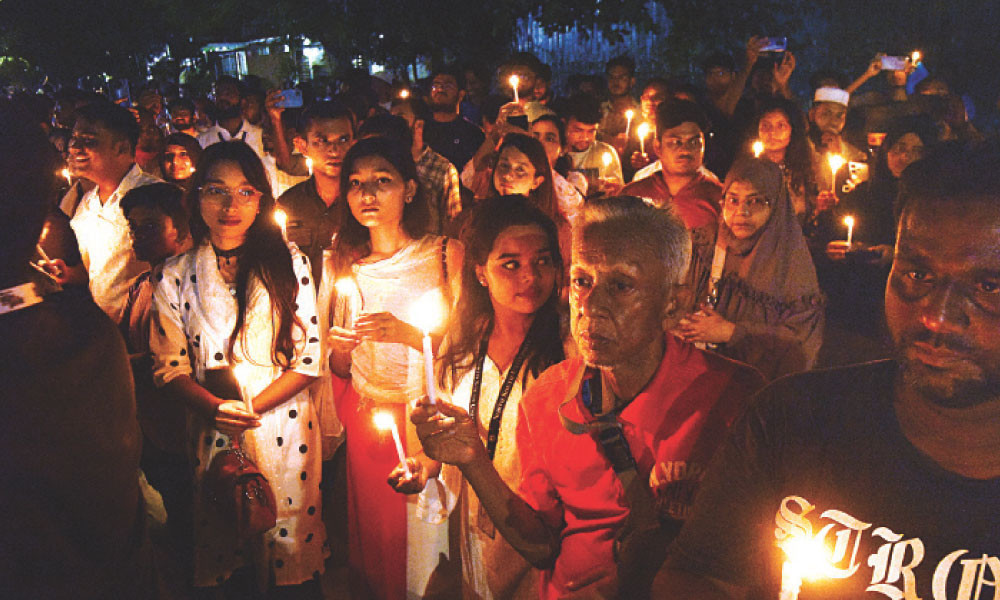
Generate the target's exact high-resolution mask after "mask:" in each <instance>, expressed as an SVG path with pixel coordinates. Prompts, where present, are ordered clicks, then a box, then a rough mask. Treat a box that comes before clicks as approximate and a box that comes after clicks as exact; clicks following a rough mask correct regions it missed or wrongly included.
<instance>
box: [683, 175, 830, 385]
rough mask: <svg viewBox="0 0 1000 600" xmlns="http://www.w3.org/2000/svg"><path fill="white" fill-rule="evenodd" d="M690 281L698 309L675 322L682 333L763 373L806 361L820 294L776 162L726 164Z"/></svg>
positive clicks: (811, 358) (818, 334)
mask: <svg viewBox="0 0 1000 600" xmlns="http://www.w3.org/2000/svg"><path fill="white" fill-rule="evenodd" d="M689 283H690V286H691V289H692V290H693V291H694V296H693V298H694V300H695V302H694V304H695V309H696V310H697V312H694V313H692V314H690V315H688V316H687V317H685V318H684V319H681V321H680V323H679V324H678V326H677V329H676V331H675V333H677V334H678V335H679V336H680V337H681V338H682V339H684V340H686V341H689V342H695V343H703V344H706V345H714V346H715V349H716V350H717V351H719V352H720V353H722V354H724V355H726V356H729V357H731V358H734V359H736V360H740V361H743V362H746V363H749V364H750V365H753V366H754V367H756V368H757V369H759V370H760V371H761V373H763V374H764V376H765V377H767V378H768V379H774V378H776V377H779V376H781V375H785V374H788V373H794V372H796V371H803V370H806V369H809V368H810V367H812V365H813V363H814V362H815V360H816V354H817V352H818V351H819V347H820V343H821V340H822V331H823V296H822V294H821V293H820V291H819V284H818V283H817V282H816V271H815V269H814V267H813V264H812V260H811V258H810V255H809V250H808V248H807V247H806V241H805V238H804V237H803V235H802V229H801V228H800V227H799V224H798V221H797V220H796V217H795V211H794V209H793V208H792V203H791V202H790V201H789V198H788V192H787V188H786V186H785V184H784V179H783V177H782V172H781V169H780V168H779V167H778V165H776V164H774V163H772V162H770V161H768V160H763V159H757V158H744V159H742V160H740V161H738V162H737V163H736V164H735V165H734V166H733V168H732V169H731V170H730V171H729V175H728V176H727V177H726V182H725V187H724V196H723V201H722V220H721V221H720V222H719V231H718V235H717V236H716V243H715V244H714V245H709V246H704V247H701V248H697V247H696V248H695V252H694V255H693V256H692V259H691V270H690V273H689Z"/></svg>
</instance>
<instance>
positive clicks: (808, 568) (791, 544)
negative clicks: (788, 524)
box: [780, 536, 830, 579]
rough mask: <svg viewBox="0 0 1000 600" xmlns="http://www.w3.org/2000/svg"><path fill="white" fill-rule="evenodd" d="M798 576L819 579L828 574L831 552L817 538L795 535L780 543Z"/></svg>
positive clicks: (788, 562) (788, 561)
mask: <svg viewBox="0 0 1000 600" xmlns="http://www.w3.org/2000/svg"><path fill="white" fill-rule="evenodd" d="M780 546H781V549H782V550H784V552H785V555H786V556H787V557H788V560H787V562H786V564H791V565H792V567H793V568H794V569H795V571H796V572H797V574H798V576H799V577H801V578H803V579H818V578H820V577H824V576H826V571H827V570H828V569H829V568H830V560H829V552H828V551H827V550H826V548H824V547H823V544H822V543H821V542H820V541H819V540H818V539H816V538H811V537H800V536H793V537H790V538H788V539H787V540H785V541H784V542H782V543H781V544H780Z"/></svg>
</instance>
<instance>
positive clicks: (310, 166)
mask: <svg viewBox="0 0 1000 600" xmlns="http://www.w3.org/2000/svg"><path fill="white" fill-rule="evenodd" d="M306 168H307V169H309V174H310V175H312V172H313V159H311V158H309V157H308V156H307V157H306Z"/></svg>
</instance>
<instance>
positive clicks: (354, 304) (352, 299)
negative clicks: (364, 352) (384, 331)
mask: <svg viewBox="0 0 1000 600" xmlns="http://www.w3.org/2000/svg"><path fill="white" fill-rule="evenodd" d="M333 286H334V287H335V288H336V289H337V295H338V296H343V297H344V298H345V299H346V300H347V315H346V319H345V321H346V323H345V325H347V327H348V328H350V329H353V328H354V322H355V321H356V320H357V319H358V313H360V312H361V310H362V309H363V308H364V297H363V296H362V295H361V288H359V287H358V284H357V283H356V282H355V281H354V278H353V277H341V278H340V279H338V280H337V282H336V283H334V284H333Z"/></svg>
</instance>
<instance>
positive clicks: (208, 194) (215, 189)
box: [198, 185, 264, 206]
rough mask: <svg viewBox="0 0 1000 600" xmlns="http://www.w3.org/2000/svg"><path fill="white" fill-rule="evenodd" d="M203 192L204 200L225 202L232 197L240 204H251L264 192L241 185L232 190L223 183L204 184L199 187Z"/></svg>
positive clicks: (202, 197) (214, 202)
mask: <svg viewBox="0 0 1000 600" xmlns="http://www.w3.org/2000/svg"><path fill="white" fill-rule="evenodd" d="M198 191H200V192H201V199H202V202H206V203H211V204H219V205H221V204H223V203H225V202H226V200H228V199H230V198H232V199H233V202H235V203H236V204H237V205H238V206H250V205H251V204H253V203H254V202H256V201H257V200H258V199H259V198H260V197H261V196H263V195H264V194H263V193H262V192H260V191H258V190H257V189H255V188H252V187H241V188H237V189H235V190H231V189H229V188H227V187H225V186H222V185H204V186H202V187H200V188H198Z"/></svg>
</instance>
